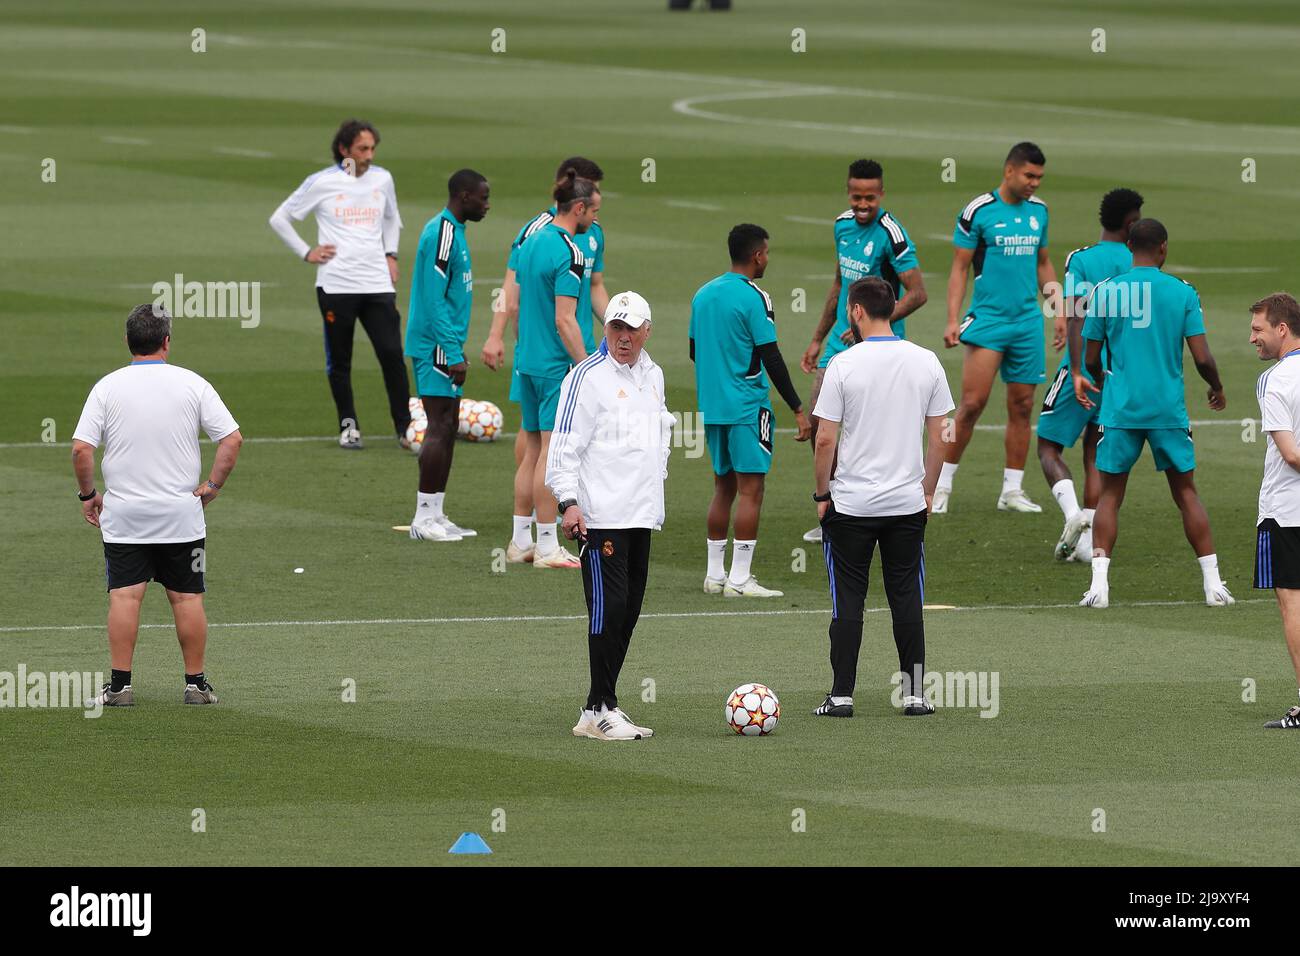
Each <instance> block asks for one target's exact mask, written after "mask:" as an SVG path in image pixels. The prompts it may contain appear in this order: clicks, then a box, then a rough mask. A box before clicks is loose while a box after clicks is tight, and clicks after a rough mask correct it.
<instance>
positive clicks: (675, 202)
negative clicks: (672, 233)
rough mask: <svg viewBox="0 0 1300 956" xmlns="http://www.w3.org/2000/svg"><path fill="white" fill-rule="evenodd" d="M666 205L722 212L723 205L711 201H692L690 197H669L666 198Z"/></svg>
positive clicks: (675, 207)
mask: <svg viewBox="0 0 1300 956" xmlns="http://www.w3.org/2000/svg"><path fill="white" fill-rule="evenodd" d="M664 205H665V206H672V207H673V208H674V209H699V210H702V211H704V212H721V211H722V207H721V206H716V205H714V204H713V203H709V202H692V201H691V200H689V199H667V200H664Z"/></svg>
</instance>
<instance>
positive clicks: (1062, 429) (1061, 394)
mask: <svg viewBox="0 0 1300 956" xmlns="http://www.w3.org/2000/svg"><path fill="white" fill-rule="evenodd" d="M1084 374H1085V375H1087V372H1085V373H1084ZM1090 381H1091V379H1090ZM1092 402H1093V405H1092V408H1084V407H1083V406H1082V405H1080V404H1079V400H1078V399H1077V398H1075V397H1074V380H1073V379H1072V378H1071V377H1070V367H1069V366H1068V365H1063V366H1061V368H1060V369H1058V370H1057V373H1056V378H1054V379H1052V385H1051V387H1050V388H1049V389H1048V390H1047V394H1046V395H1044V396H1043V409H1042V411H1040V412H1039V413H1038V437H1039V438H1046V439H1047V440H1048V441H1050V442H1055V443H1056V444H1058V445H1060V446H1061V447H1062V448H1073V447H1074V443H1075V442H1076V441H1078V440H1079V436H1080V435H1082V434H1083V432H1084V430H1085V429H1086V428H1087V427H1088V426H1089V425H1096V424H1097V416H1098V415H1100V414H1101V393H1100V392H1096V393H1093V395H1092Z"/></svg>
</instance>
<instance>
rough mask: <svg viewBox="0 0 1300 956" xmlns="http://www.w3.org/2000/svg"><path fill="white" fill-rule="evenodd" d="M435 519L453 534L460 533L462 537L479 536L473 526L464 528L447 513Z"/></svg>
mask: <svg viewBox="0 0 1300 956" xmlns="http://www.w3.org/2000/svg"><path fill="white" fill-rule="evenodd" d="M434 520H435V521H437V522H438V524H440V525H442V526H443V527H444V528H446V529H447V530H448V531H450V532H451V533H452V534H458V535H460V536H461V537H462V538H476V537H478V532H477V531H475V530H474V529H473V528H462V527H461V526H460V525H458V524H456V523H455V522H454V521H452V520H451V519H450V518H448V517H447V516H446V515H442V516H440V517H438V518H435V519H434Z"/></svg>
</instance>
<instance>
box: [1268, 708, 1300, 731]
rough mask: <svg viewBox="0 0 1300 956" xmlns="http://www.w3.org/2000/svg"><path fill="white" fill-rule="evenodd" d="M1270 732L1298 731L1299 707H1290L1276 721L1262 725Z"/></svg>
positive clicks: (1299, 725) (1299, 721) (1299, 727)
mask: <svg viewBox="0 0 1300 956" xmlns="http://www.w3.org/2000/svg"><path fill="white" fill-rule="evenodd" d="M1264 726H1265V727H1267V728H1269V729H1270V730H1300V707H1292V708H1291V709H1290V710H1288V711H1287V712H1286V713H1285V714H1283V715H1282V716H1281V717H1280V718H1279V719H1277V720H1270V721H1269V722H1268V723H1266V724H1265V725H1264Z"/></svg>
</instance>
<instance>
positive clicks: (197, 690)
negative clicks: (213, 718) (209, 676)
mask: <svg viewBox="0 0 1300 956" xmlns="http://www.w3.org/2000/svg"><path fill="white" fill-rule="evenodd" d="M184 701H185V703H187V704H215V703H217V701H218V697H217V694H216V691H215V689H214V688H213V686H212V685H211V684H209V683H208V682H207V681H206V680H205V681H204V682H203V686H202V687H200V686H199V685H197V684H186V685H185V697H184Z"/></svg>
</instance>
